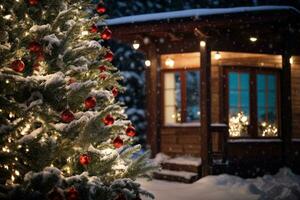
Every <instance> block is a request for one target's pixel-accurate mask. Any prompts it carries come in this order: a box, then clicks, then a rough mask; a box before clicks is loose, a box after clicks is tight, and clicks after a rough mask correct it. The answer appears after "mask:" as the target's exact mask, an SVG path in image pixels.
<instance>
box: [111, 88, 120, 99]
mask: <svg viewBox="0 0 300 200" xmlns="http://www.w3.org/2000/svg"><path fill="white" fill-rule="evenodd" d="M111 92H112V94H113V95H114V97H116V96H118V94H119V91H118V89H117V88H116V87H114V88H113V89H112V90H111Z"/></svg>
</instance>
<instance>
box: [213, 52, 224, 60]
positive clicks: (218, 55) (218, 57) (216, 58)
mask: <svg viewBox="0 0 300 200" xmlns="http://www.w3.org/2000/svg"><path fill="white" fill-rule="evenodd" d="M221 58H222V56H221V54H220V53H219V52H218V51H217V52H216V54H215V60H220V59H221Z"/></svg>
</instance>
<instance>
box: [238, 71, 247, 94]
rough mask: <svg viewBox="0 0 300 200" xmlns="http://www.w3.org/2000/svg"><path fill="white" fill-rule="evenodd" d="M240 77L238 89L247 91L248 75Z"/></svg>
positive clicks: (242, 74)
mask: <svg viewBox="0 0 300 200" xmlns="http://www.w3.org/2000/svg"><path fill="white" fill-rule="evenodd" d="M239 75H240V89H241V90H248V89H249V74H246V73H241V74H239Z"/></svg>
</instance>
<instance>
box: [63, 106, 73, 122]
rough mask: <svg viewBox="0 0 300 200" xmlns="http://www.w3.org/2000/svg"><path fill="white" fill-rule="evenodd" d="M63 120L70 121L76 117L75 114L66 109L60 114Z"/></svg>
mask: <svg viewBox="0 0 300 200" xmlns="http://www.w3.org/2000/svg"><path fill="white" fill-rule="evenodd" d="M60 117H61V120H62V121H63V122H65V123H69V122H71V121H73V120H74V119H75V117H74V114H73V113H72V112H71V111H70V110H69V109H67V110H65V111H63V112H62V113H61V115H60Z"/></svg>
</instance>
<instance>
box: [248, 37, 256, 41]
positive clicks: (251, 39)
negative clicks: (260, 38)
mask: <svg viewBox="0 0 300 200" xmlns="http://www.w3.org/2000/svg"><path fill="white" fill-rule="evenodd" d="M249 40H250V41H251V42H256V41H257V37H250V38H249Z"/></svg>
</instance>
